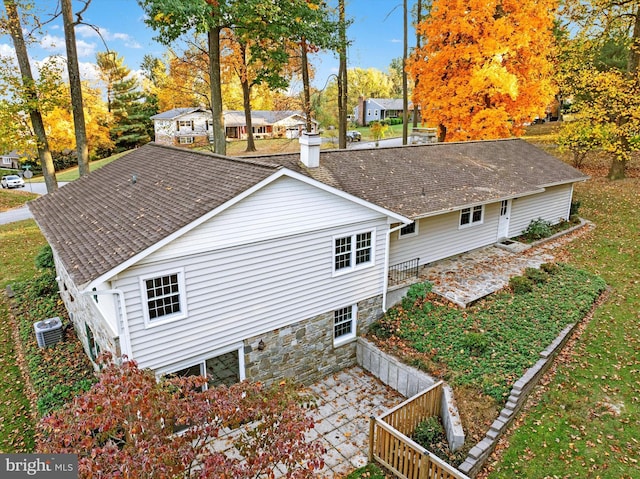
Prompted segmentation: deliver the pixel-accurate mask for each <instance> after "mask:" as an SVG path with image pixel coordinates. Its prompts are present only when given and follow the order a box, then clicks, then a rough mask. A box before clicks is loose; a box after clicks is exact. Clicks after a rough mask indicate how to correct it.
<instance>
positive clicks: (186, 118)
mask: <svg viewBox="0 0 640 479" xmlns="http://www.w3.org/2000/svg"><path fill="white" fill-rule="evenodd" d="M151 119H152V120H153V127H154V131H155V142H156V143H160V144H163V145H175V146H203V145H208V144H209V143H212V142H213V129H212V115H211V110H208V109H206V108H203V107H192V108H174V109H173V110H168V111H165V112H162V113H158V114H157V115H154V116H152V117H151ZM223 121H224V126H225V137H226V138H227V139H242V140H244V139H246V138H247V123H246V119H245V114H244V111H235V110H230V111H225V112H223ZM251 123H252V130H253V135H254V138H257V139H258V138H298V137H299V136H300V135H301V134H302V133H303V132H304V131H305V115H304V113H302V112H300V111H289V110H287V111H268V110H255V111H252V112H251ZM311 124H312V129H313V132H312V133H316V132H317V130H318V122H317V121H316V120H312V121H311Z"/></svg>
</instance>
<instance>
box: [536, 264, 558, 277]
mask: <svg viewBox="0 0 640 479" xmlns="http://www.w3.org/2000/svg"><path fill="white" fill-rule="evenodd" d="M540 269H541V270H542V271H544V272H545V273H547V274H549V275H552V274H556V273H557V272H558V271H559V270H560V267H559V266H558V265H557V264H555V263H542V264H541V265H540Z"/></svg>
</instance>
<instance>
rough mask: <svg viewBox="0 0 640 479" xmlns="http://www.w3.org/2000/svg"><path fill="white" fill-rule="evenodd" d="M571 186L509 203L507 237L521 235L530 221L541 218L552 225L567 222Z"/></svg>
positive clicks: (554, 187)
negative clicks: (509, 216)
mask: <svg viewBox="0 0 640 479" xmlns="http://www.w3.org/2000/svg"><path fill="white" fill-rule="evenodd" d="M572 191H573V190H572V186H571V185H560V186H553V187H551V188H547V190H546V191H544V192H543V193H539V194H537V195H531V196H524V197H522V198H517V199H514V200H513V201H512V203H511V219H510V221H509V237H513V236H518V235H519V234H521V233H522V232H523V231H524V230H525V229H527V226H529V223H531V220H535V219H538V218H542V219H543V220H546V221H550V222H551V223H553V224H556V223H558V222H560V220H563V219H564V220H567V219H569V218H568V215H569V208H570V206H571V195H572Z"/></svg>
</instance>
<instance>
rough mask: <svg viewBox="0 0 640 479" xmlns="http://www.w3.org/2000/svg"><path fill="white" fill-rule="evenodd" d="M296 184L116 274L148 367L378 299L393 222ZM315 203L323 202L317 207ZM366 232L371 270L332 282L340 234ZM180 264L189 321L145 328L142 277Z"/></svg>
mask: <svg viewBox="0 0 640 479" xmlns="http://www.w3.org/2000/svg"><path fill="white" fill-rule="evenodd" d="M295 183H298V182H296V181H295V180H290V179H283V181H279V182H277V184H275V185H272V186H274V188H270V187H267V188H266V191H264V192H258V193H257V194H256V195H255V196H254V197H253V198H247V199H246V200H244V201H242V202H240V203H239V204H238V205H235V206H234V207H233V208H231V209H232V210H233V211H227V212H225V213H228V214H224V215H220V217H219V218H214V219H213V220H211V221H209V222H207V223H205V224H203V225H201V226H200V227H198V228H196V230H194V231H193V232H192V233H190V234H188V235H185V237H182V238H180V239H179V240H177V241H176V242H175V243H174V244H171V245H168V246H167V247H165V248H163V249H162V250H160V251H158V252H157V253H156V254H154V255H151V257H150V258H147V260H146V261H145V264H141V265H138V266H136V267H134V268H131V269H129V270H127V271H125V272H124V273H122V274H120V275H119V276H118V278H117V279H116V280H115V286H116V287H118V288H120V289H121V290H123V291H124V294H125V298H126V307H127V315H128V318H129V330H130V336H131V344H132V351H133V357H134V359H136V360H137V361H138V362H139V364H140V366H141V367H149V368H152V369H158V368H161V367H163V366H164V365H167V364H169V363H175V362H177V361H181V360H185V359H188V358H191V357H195V356H198V355H203V354H206V353H207V352H210V351H215V350H218V349H220V348H223V347H225V346H228V345H231V344H236V343H238V342H240V341H242V340H243V339H245V338H248V337H252V336H255V335H257V334H261V333H264V332H267V331H272V330H276V329H278V328H283V327H285V326H287V325H289V324H292V323H296V322H298V321H301V320H303V319H307V318H310V317H313V316H315V315H318V314H322V313H325V312H327V311H332V310H334V309H336V308H338V307H341V306H345V305H349V304H355V303H357V302H358V301H361V300H363V299H367V298H370V297H372V296H375V295H377V294H380V293H381V291H382V284H383V275H384V273H383V268H384V261H383V256H384V242H385V239H386V235H385V233H384V232H385V230H386V229H387V218H386V217H383V216H380V215H379V214H377V213H375V212H372V211H371V210H369V209H367V208H364V207H361V206H359V205H356V204H354V203H352V202H350V201H348V200H344V199H341V198H338V197H335V196H333V195H329V197H324V195H325V193H324V192H323V191H321V190H317V189H316V188H314V187H311V186H308V185H304V184H302V183H300V184H297V185H296V184H295ZM261 193H263V194H261ZM276 193H278V194H281V195H284V197H280V196H278V194H276ZM303 193H304V194H303ZM271 195H275V196H273V197H272V196H271ZM318 195H319V196H318ZM318 197H320V198H322V197H324V202H321V203H316V204H315V205H314V206H312V205H311V203H312V200H313V198H316V199H317V198H318ZM267 200H269V201H267ZM267 205H268V206H267ZM337 223H341V224H342V226H337ZM345 225H346V226H345ZM294 226H295V227H294ZM302 230H306V231H302ZM367 230H375V253H374V254H375V258H376V261H375V263H374V265H373V266H372V267H367V268H362V269H357V270H355V271H353V272H350V273H347V274H342V275H338V276H335V277H334V275H333V237H334V236H335V235H347V234H353V233H356V232H361V231H367ZM278 234H279V235H280V236H279V237H278V236H277V235H278ZM234 241H239V242H240V243H242V245H238V246H231V245H230V243H233V242H234ZM151 260H154V261H151ZM176 267H180V268H184V274H185V283H186V294H187V303H188V316H187V317H186V318H183V319H179V320H177V321H175V322H171V323H167V324H163V325H158V326H155V327H151V328H148V329H145V327H144V320H143V310H142V307H143V305H142V303H141V291H140V285H139V278H140V276H142V275H147V274H149V273H152V274H155V273H157V274H158V275H161V274H163V272H164V271H167V270H171V269H174V268H176Z"/></svg>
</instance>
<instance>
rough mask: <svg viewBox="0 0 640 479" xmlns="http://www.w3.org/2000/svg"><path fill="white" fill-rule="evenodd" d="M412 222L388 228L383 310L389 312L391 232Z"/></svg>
mask: <svg viewBox="0 0 640 479" xmlns="http://www.w3.org/2000/svg"><path fill="white" fill-rule="evenodd" d="M410 224H411V223H407V224H401V225H400V226H396V227H395V228H391V229H389V230H387V242H386V244H385V254H384V284H383V285H382V312H383V313H386V312H387V290H388V289H389V249H390V246H391V233H395V232H396V231H398V230H401V229H402V228H404V227H405V226H407V225H410Z"/></svg>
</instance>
